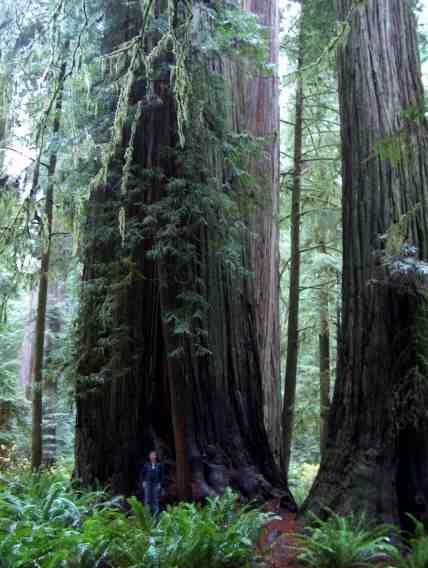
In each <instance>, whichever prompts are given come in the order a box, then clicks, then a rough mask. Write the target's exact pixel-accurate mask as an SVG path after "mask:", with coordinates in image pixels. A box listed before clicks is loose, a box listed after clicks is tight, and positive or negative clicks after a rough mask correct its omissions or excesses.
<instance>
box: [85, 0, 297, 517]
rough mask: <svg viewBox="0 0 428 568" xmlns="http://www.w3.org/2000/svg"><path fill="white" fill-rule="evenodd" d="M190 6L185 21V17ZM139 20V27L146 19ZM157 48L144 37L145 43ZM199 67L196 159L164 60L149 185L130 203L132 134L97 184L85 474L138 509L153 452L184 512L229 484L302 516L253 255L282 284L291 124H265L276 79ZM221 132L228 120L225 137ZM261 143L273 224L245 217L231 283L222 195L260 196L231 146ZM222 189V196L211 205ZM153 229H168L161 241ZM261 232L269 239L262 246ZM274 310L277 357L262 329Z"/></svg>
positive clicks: (142, 96) (226, 64)
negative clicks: (271, 412)
mask: <svg viewBox="0 0 428 568" xmlns="http://www.w3.org/2000/svg"><path fill="white" fill-rule="evenodd" d="M206 4H207V3H205V2H192V3H191V5H192V7H193V10H194V11H193V16H194V18H193V20H194V22H195V24H196V27H198V26H205V22H206V20H207V18H206V17H205V13H204V10H205V9H206ZM250 4H251V6H252V7H253V9H254V11H255V13H257V14H258V15H260V18H261V20H262V21H267V22H269V21H270V20H272V32H271V33H272V36H273V40H272V45H273V46H275V45H277V36H276V34H277V15H278V5H277V2H276V0H268V1H267V2H256V1H253V0H252V1H251V3H250V2H249V4H248V5H250ZM177 5H178V6H179V7H180V9H181V8H183V9H184V3H178V4H177ZM189 5H190V4H189V3H187V6H189ZM153 7H154V13H155V14H156V15H161V16H164V11H165V3H164V2H161V1H160V0H157V1H155V2H154V4H153ZM128 9H129V10H130V11H131V10H132V9H133V7H131V6H129V8H128ZM125 20H126V18H123V19H122V21H125ZM128 21H129V22H133V23H135V22H138V21H139V20H138V15H137V17H130V18H128ZM162 21H164V20H162ZM198 31H199V28H198V29H197V30H196V29H195V30H194V32H195V33H194V34H192V38H193V40H194V37H195V36H197V33H198ZM138 32H139V30H136V32H135V33H138ZM193 40H192V41H193ZM155 41H156V38H153V37H152V36H149V38H147V43H148V44H149V43H152V42H155ZM194 52H195V54H196V56H195V58H194V59H192V58H190V59H191V61H189V68H188V70H190V71H191V72H193V73H194V75H192V77H191V78H190V79H188V80H189V82H190V83H191V85H192V90H193V92H194V96H195V97H197V99H192V102H191V104H190V105H189V113H190V116H191V118H192V120H193V121H194V123H193V124H195V125H196V129H195V130H192V135H191V136H188V137H186V143H185V146H184V149H182V148H180V132H179V128H178V120H177V118H178V117H177V114H178V111H179V110H180V109H179V108H178V106H177V97H176V94H174V93H173V92H171V88H170V85H171V78H170V76H169V68H170V67H171V65H173V64H174V63H176V60H175V57H176V54H174V53H170V52H168V53H167V54H165V55H164V57H163V59H162V61H161V63H164V61H165V60H167V61H168V65H164V64H159V65H158V66H156V70H155V71H156V78H157V79H156V80H155V81H153V90H154V93H152V94H151V99H150V103H151V104H144V110H143V113H142V116H141V119H140V122H139V124H138V128H137V129H136V130H135V139H134V146H133V153H132V171H133V172H135V176H136V182H134V183H132V181H130V188H129V191H128V192H127V193H126V196H125V197H124V196H123V193H121V187H122V181H123V166H124V161H125V151H126V150H125V148H126V141H127V140H129V138H130V133H129V131H127V130H126V127H125V128H124V129H123V132H122V134H123V137H122V138H123V140H124V141H125V144H124V145H122V146H121V147H118V148H117V149H116V153H115V156H114V159H113V160H112V162H111V164H110V167H109V169H108V172H107V185H105V186H104V185H102V184H100V186H99V187H97V188H96V189H95V190H94V191H93V192H92V195H91V200H90V204H89V216H88V222H87V228H86V242H85V243H84V248H83V254H84V260H85V267H84V276H83V295H82V312H81V335H80V346H81V350H80V351H81V357H80V373H81V375H82V376H83V378H84V380H83V381H81V382H79V384H78V387H77V429H76V472H75V474H76V476H77V477H79V478H80V479H82V481H83V482H84V483H86V484H91V483H94V482H96V481H97V480H98V481H100V482H102V483H107V482H108V483H110V484H111V486H112V488H113V489H114V490H115V491H118V492H122V493H128V494H129V493H132V492H135V491H136V489H138V488H137V486H136V483H137V479H138V468H139V464H140V462H141V461H142V459H144V457H145V455H146V454H147V452H148V451H149V450H150V449H152V448H156V449H158V451H159V452H160V453H161V459H162V460H163V461H164V462H166V464H167V466H169V467H168V471H169V476H170V480H171V484H170V488H169V492H170V493H171V494H172V493H174V486H175V487H176V488H177V491H176V492H175V494H176V496H178V497H180V498H182V497H187V496H188V494H189V486H190V483H189V481H191V482H192V483H191V486H192V487H191V488H192V495H193V497H197V498H201V497H204V496H207V495H214V494H218V493H221V492H222V491H223V490H224V488H225V486H226V485H229V484H230V485H232V486H234V487H236V488H237V489H239V490H241V491H242V492H244V493H245V494H247V495H251V496H260V497H263V496H269V495H273V494H275V495H283V496H284V497H285V504H289V505H290V506H293V501H292V498H291V496H290V495H289V493H288V491H287V488H286V486H285V484H284V480H283V478H282V477H281V474H280V472H279V470H278V468H277V465H276V463H275V460H274V456H273V452H272V450H271V447H270V444H269V439H268V436H267V432H266V428H265V417H266V414H265V413H264V408H263V401H264V398H263V389H264V384H265V381H264V377H265V375H264V370H263V369H267V368H268V367H269V372H267V371H266V376H267V375H269V381H267V382H269V383H270V385H274V381H275V380H276V379H277V377H273V376H272V371H271V368H272V365H268V364H267V363H266V361H269V360H270V359H271V357H273V353H274V351H275V333H274V331H275V328H276V313H275V310H273V309H272V306H273V305H274V304H275V297H276V294H277V291H276V290H275V289H274V288H275V287H274V286H272V284H271V281H270V279H269V280H268V281H267V282H266V286H265V289H264V290H263V291H262V290H261V282H262V281H264V278H265V277H263V278H262V276H261V274H260V270H261V264H262V263H259V264H255V263H254V257H255V256H256V254H255V250H256V248H257V247H258V246H261V243H263V247H264V249H265V250H266V251H269V262H268V264H269V270H268V274H270V275H273V276H272V277H274V275H275V270H273V268H274V267H275V262H276V257H275V251H276V247H277V243H276V235H275V231H274V230H272V229H271V227H270V224H269V222H268V221H267V220H266V219H273V216H274V213H273V209H274V206H275V204H276V203H277V195H276V193H275V192H276V189H277V186H275V184H274V181H275V180H276V174H275V171H274V169H273V168H274V165H275V167H277V164H276V163H275V159H274V157H275V156H276V155H277V141H274V142H272V140H273V139H274V137H275V133H276V129H277V127H278V124H277V122H276V119H275V118H272V116H273V117H277V116H278V110H277V109H276V108H275V109H274V113H273V115H272V116H270V117H269V120H268V115H269V113H268V109H267V105H268V104H271V101H270V99H269V93H271V92H274V95H275V96H274V97H273V99H272V100H273V101H277V100H278V99H277V91H276V89H277V84H278V83H277V78H276V77H275V78H274V79H273V78H272V77H271V76H266V77H264V76H262V75H260V76H259V75H257V77H256V78H255V79H249V78H248V76H247V75H246V74H245V70H244V69H243V66H239V65H237V64H236V63H233V62H231V61H229V60H228V59H227V58H217V57H213V58H211V57H210V58H209V59H208V60H205V59H204V57H203V56H202V55H200V54H198V47H197V45H195V49H194ZM272 53H275V50H274V49H272ZM199 57H200V58H201V59H199ZM201 60H202V61H203V64H202V65H201V64H200V61H201ZM192 61H193V63H192ZM192 65H196V67H192ZM195 69H197V74H196V70H195ZM250 81H254V82H253V85H254V86H255V88H254V90H252V91H251V89H250V88H249V84H250ZM213 82H214V83H213ZM146 88H147V82H146V81H144V80H142V79H139V78H138V74H136V77H135V85H134V89H133V90H132V94H131V103H132V104H133V105H134V106H136V105H137V104H138V103H139V102H141V101H142V102H143V103H145V102H146V100H147V97H146V94H147V93H146ZM153 101H155V102H153ZM201 103H203V107H202V108H200V105H201ZM253 106H255V107H256V108H258V109H259V114H258V120H257V121H256V122H254V121H253V118H254V117H252V116H251V117H250V116H249V114H248V109H249V108H250V107H251V108H253ZM194 113H196V114H194ZM219 117H224V120H225V122H224V124H225V125H226V126H227V133H226V132H224V131H223V130H222V128H224V127H223V126H222V123H221V121H220V122H218V119H219ZM201 125H202V126H201ZM199 128H201V130H199ZM248 131H249V132H250V133H252V134H256V135H257V136H259V135H260V134H265V135H266V137H267V141H266V148H263V150H264V151H265V152H266V153H269V156H270V158H269V159H261V160H260V161H258V162H257V163H255V164H253V163H251V164H250V170H251V172H252V173H254V174H255V177H257V179H258V183H257V191H258V192H260V193H258V197H260V201H261V202H262V203H263V208H264V211H265V214H266V219H265V220H264V222H263V223H262V221H261V213H260V211H257V212H255V213H253V212H252V211H250V212H249V211H248V208H245V207H244V209H245V211H243V212H242V213H241V211H239V219H237V220H236V221H234V227H236V229H237V231H236V235H237V238H238V235H239V245H238V244H237V242H236V241H235V244H236V245H237V250H238V255H239V261H240V262H241V263H242V265H243V268H244V270H243V271H234V270H231V269H230V268H229V263H228V262H227V261H225V259H224V256H223V253H222V242H223V240H224V239H225V237H224V235H223V234H222V233H221V231H222V230H223V227H224V226H225V219H224V218H222V217H221V207H218V206H217V205H214V206H212V207H211V205H210V202H211V199H212V198H213V197H214V201H215V199H217V197H218V196H222V197H224V198H225V199H231V198H232V199H235V198H237V197H238V195H239V192H240V191H245V192H246V191H247V188H241V187H240V186H239V180H237V179H236V177H235V179H234V178H233V173H232V172H231V168H230V167H229V166H228V163H227V160H226V157H225V154H224V148H225V145H224V141H226V140H230V139H231V140H232V142H233V138H235V137H237V138H245V137H246V136H247V133H248ZM230 134H231V135H232V137H231V138H228V136H229V135H230ZM219 136H220V138H219ZM223 137H224V138H223ZM226 146H227V144H226ZM128 156H129V153H128ZM189 163H190V164H191V167H189ZM262 174H263V176H262ZM266 180H269V183H266ZM270 180H272V181H270ZM213 183H214V184H215V192H214V194H212V193H209V191H211V190H212V187H213V186H212V184H213ZM210 188H211V189H210ZM253 189H254V188H253ZM207 191H208V193H206V192H207ZM200 195H202V196H204V195H207V197H209V200H207V201H206V202H205V204H208V208H204V207H205V205H203V204H202V205H201V202H200V201H199V202H198V201H197V200H198V196H200ZM245 197H246V199H247V198H248V194H246V193H245ZM189 198H190V199H194V200H196V203H197V204H198V203H199V205H198V207H200V210H199V212H198V213H196V214H195V211H194V206H193V208H192V207H189V201H188V200H189ZM249 200H250V199H249V198H248V199H247V201H245V205H247V204H248V201H249ZM121 204H122V206H123V204H125V208H126V219H127V221H126V224H127V226H128V227H129V233H128V234H127V235H125V239H124V240H123V242H122V243H121V239H120V235H119V231H118V227H117V215H118V208H120V206H121ZM219 209H220V216H219ZM183 211H185V214H184V213H183ZM257 214H260V217H259V218H256V217H257ZM122 215H123V213H122ZM171 218H173V220H174V221H175V223H173V222H171ZM227 222H229V223H231V221H230V220H228V219H227V220H226V223H227ZM151 226H154V227H155V229H156V230H154V231H153V230H152V231H151V232H150V231H149V230H148V229H147V227H149V228H150V227H151ZM255 226H257V227H260V232H259V231H257V233H258V235H257V237H256V240H257V238H258V237H259V238H260V240H257V242H254V240H253V230H254V227H255ZM137 228H138V231H140V232H138V231H137ZM141 234H143V237H139V236H138V235H141ZM170 234H172V238H171V240H169V235H170ZM232 258H233V257H232ZM232 263H233V261H232ZM247 270H249V271H250V272H254V273H255V276H254V278H252V277H251V276H248V275H246V273H247ZM268 306H270V307H269V310H270V311H269V325H268V328H269V330H270V331H269V333H270V337H272V339H273V345H271V346H268V345H267V344H266V340H265V339H264V338H263V331H262V330H261V329H260V327H259V326H260V322H261V320H262V316H261V313H266V311H267V310H268ZM106 307H107V308H108V310H107V309H106ZM101 315H103V317H104V319H103V318H102V317H101ZM264 324H265V325H266V322H264ZM263 349H264V350H265V352H264V354H262V351H263ZM268 353H269V356H268V355H267V354H268ZM269 388H272V386H269ZM269 396H270V395H269ZM189 471H190V476H191V479H189ZM174 482H175V483H174Z"/></svg>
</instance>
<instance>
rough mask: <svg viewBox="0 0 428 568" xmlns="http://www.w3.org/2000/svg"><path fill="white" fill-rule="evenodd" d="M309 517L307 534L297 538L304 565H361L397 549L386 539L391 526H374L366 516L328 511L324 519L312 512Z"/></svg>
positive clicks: (357, 567)
mask: <svg viewBox="0 0 428 568" xmlns="http://www.w3.org/2000/svg"><path fill="white" fill-rule="evenodd" d="M312 520H313V522H312V524H311V525H310V526H309V527H307V528H306V532H307V534H306V535H302V536H300V537H298V542H299V545H300V547H301V550H300V553H299V556H298V558H299V561H300V562H301V563H302V564H303V565H304V566H310V567H312V568H364V567H369V566H372V565H373V561H376V560H377V561H382V560H387V559H388V558H389V556H390V555H391V554H393V553H395V551H396V549H395V548H394V546H393V545H392V544H391V542H390V538H389V537H390V536H391V533H392V532H394V529H393V527H390V526H388V525H379V526H373V525H371V524H370V521H369V519H368V518H367V517H366V516H365V515H354V514H351V515H349V516H347V517H341V516H340V515H336V514H334V513H331V514H330V516H329V518H328V519H327V520H325V521H324V520H321V519H320V518H319V517H317V516H315V515H312Z"/></svg>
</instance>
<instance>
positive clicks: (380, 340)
mask: <svg viewBox="0 0 428 568" xmlns="http://www.w3.org/2000/svg"><path fill="white" fill-rule="evenodd" d="M338 10H339V19H340V20H342V21H344V20H346V19H348V20H349V24H350V31H349V35H348V36H347V38H346V41H344V45H343V46H342V47H341V48H339V52H338V70H339V98H340V113H341V122H342V126H341V131H342V152H343V234H344V237H343V282H342V298H343V320H342V323H341V329H340V343H339V366H338V376H337V381H336V388H335V393H334V399H333V404H332V410H331V414H330V420H329V426H328V434H327V445H326V450H325V453H324V455H323V459H322V463H321V468H320V472H319V475H318V477H317V479H316V481H315V484H314V487H313V488H312V491H311V493H310V495H309V498H308V500H307V502H306V504H305V507H304V509H305V510H307V509H312V510H315V511H317V512H319V511H320V510H321V509H322V507H323V506H327V507H329V508H330V509H333V510H336V511H339V512H343V513H347V512H350V511H356V510H358V511H364V510H365V511H366V512H367V513H368V514H369V515H370V516H372V517H374V518H377V519H380V520H384V521H393V522H398V521H403V519H404V518H405V513H406V512H408V513H412V514H414V515H416V516H419V518H421V520H425V521H426V504H427V499H428V486H427V481H426V480H427V479H428V478H427V471H428V467H427V465H428V447H427V436H426V431H427V423H426V417H425V414H424V411H423V407H426V401H427V393H426V387H425V383H424V382H421V381H420V376H423V375H425V373H426V369H425V364H424V363H423V359H424V356H423V355H422V354H423V353H424V352H425V349H426V345H425V340H424V339H423V335H424V331H423V325H422V321H423V320H424V317H425V316H424V314H425V313H426V299H425V287H426V283H425V280H426V276H425V270H426V267H425V265H424V263H418V262H417V261H416V260H415V259H414V254H415V253H414V251H412V249H411V246H413V245H416V247H417V248H418V249H419V253H420V256H421V258H422V259H424V260H426V259H427V255H428V232H427V226H428V224H427V222H428V207H427V193H426V187H427V182H428V179H427V177H428V153H427V150H428V134H427V124H426V120H425V117H424V112H423V109H424V94H423V87H422V81H421V69H420V61H419V56H418V48H417V41H416V31H415V30H416V25H415V19H414V15H413V13H412V8H411V2H408V1H407V0H376V1H375V0H368V1H367V2H364V3H363V4H355V3H352V2H351V1H350V0H339V2H338ZM409 251H410V252H409ZM409 256H410V257H411V258H409ZM409 266H410V268H409ZM425 382H426V381H425ZM424 515H425V519H423V517H424Z"/></svg>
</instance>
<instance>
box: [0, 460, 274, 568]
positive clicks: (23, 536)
mask: <svg viewBox="0 0 428 568" xmlns="http://www.w3.org/2000/svg"><path fill="white" fill-rule="evenodd" d="M268 518H269V515H268V514H266V513H262V512H260V511H259V510H258V509H256V508H255V507H253V506H251V505H246V506H240V507H237V495H235V494H234V493H233V492H232V491H231V490H227V491H226V493H225V495H224V496H223V497H221V498H212V499H208V500H207V503H206V504H205V505H204V506H203V507H202V506H200V505H196V504H193V503H182V504H180V505H177V506H174V507H169V508H167V510H166V511H164V512H162V513H161V514H160V516H159V518H158V519H154V518H153V517H152V516H151V515H150V514H149V513H148V511H147V510H146V508H145V507H144V506H143V505H142V504H141V503H140V502H139V501H138V500H137V499H136V498H135V497H132V498H130V499H128V500H124V499H123V498H119V497H112V496H111V495H109V494H108V493H107V492H106V491H103V490H99V491H86V490H84V491H81V490H78V489H77V488H75V487H73V485H72V483H71V482H70V475H69V471H68V470H67V469H66V468H61V467H59V468H56V469H54V470H51V471H48V472H43V473H40V474H31V473H29V472H28V471H21V472H9V473H7V474H1V475H0V568H36V567H37V568H38V567H40V568H60V567H65V568H97V567H99V568H101V567H102V568H114V567H134V568H137V567H144V568H155V567H156V568H175V567H176V568H193V567H195V568H196V567H197V568H203V567H212V568H216V567H229V568H235V567H245V566H250V565H251V566H254V565H255V562H256V561H257V559H255V558H254V556H255V550H254V543H255V542H256V540H257V538H258V535H259V533H260V529H261V527H262V526H263V524H264V523H265V522H266V521H267V520H268Z"/></svg>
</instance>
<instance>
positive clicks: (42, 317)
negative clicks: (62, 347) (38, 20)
mask: <svg viewBox="0 0 428 568" xmlns="http://www.w3.org/2000/svg"><path fill="white" fill-rule="evenodd" d="M66 67H67V64H66V63H65V62H64V63H62V65H61V69H60V72H59V75H58V92H57V98H56V102H55V105H54V113H55V114H54V119H53V125H52V135H53V137H55V136H58V133H59V130H60V125H61V113H62V101H63V94H64V81H65V74H66ZM56 163H57V152H56V150H54V151H52V152H51V154H50V158H49V164H48V182H47V188H46V194H45V218H44V220H43V227H42V231H43V232H42V260H41V266H40V280H39V290H38V298H37V316H36V331H35V345H34V375H33V384H32V391H33V397H32V411H33V414H32V438H31V467H32V469H33V470H38V469H39V468H40V466H41V464H42V453H43V449H42V446H43V444H42V420H43V397H42V389H43V386H42V385H43V359H44V350H45V328H46V307H47V296H48V285H49V264H50V254H51V240H52V226H53V200H54V186H55V180H54V176H55V170H56ZM35 167H36V171H35V173H34V189H35V190H36V188H37V185H38V177H39V176H38V169H39V167H40V164H38V163H36V166H35Z"/></svg>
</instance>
